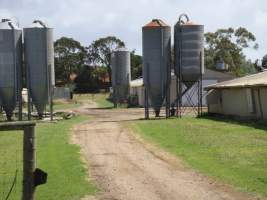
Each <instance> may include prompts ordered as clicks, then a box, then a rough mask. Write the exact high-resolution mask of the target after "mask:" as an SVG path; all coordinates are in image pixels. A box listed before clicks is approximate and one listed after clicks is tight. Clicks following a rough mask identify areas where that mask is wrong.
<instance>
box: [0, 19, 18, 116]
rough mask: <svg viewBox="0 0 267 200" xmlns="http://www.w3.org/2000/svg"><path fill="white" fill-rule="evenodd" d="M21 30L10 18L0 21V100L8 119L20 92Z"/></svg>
mask: <svg viewBox="0 0 267 200" xmlns="http://www.w3.org/2000/svg"><path fill="white" fill-rule="evenodd" d="M21 68H22V30H21V29H20V28H19V27H18V26H17V25H16V24H15V23H14V22H12V21H11V20H9V19H2V21H1V22H0V102H1V105H2V106H3V108H4V110H5V112H6V115H7V118H8V120H11V116H12V114H13V111H14V109H15V107H16V103H17V102H18V100H19V98H20V95H21V94H20V93H21V80H22V74H21Z"/></svg>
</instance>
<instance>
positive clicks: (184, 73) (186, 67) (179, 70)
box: [174, 14, 204, 109]
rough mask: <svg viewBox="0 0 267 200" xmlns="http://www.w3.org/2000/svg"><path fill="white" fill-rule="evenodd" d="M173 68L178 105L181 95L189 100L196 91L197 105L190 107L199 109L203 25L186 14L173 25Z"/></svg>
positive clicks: (202, 71)
mask: <svg viewBox="0 0 267 200" xmlns="http://www.w3.org/2000/svg"><path fill="white" fill-rule="evenodd" d="M183 18H185V21H184V20H183ZM174 70H175V74H176V76H177V80H178V82H179V83H178V84H177V85H178V87H177V88H179V89H178V91H177V95H178V97H177V98H178V101H179V103H178V104H180V105H179V107H182V105H181V103H182V98H183V96H185V98H187V99H188V100H189V101H190V98H191V97H192V96H193V94H192V93H194V92H198V105H192V106H191V107H192V108H195V107H198V109H199V106H201V105H200V104H201V99H202V94H201V93H202V86H201V85H202V74H204V26H203V25H199V24H194V23H192V22H191V21H189V18H188V16H187V15H186V14H182V15H180V17H179V21H178V22H177V23H176V25H175V26H174ZM188 92H190V93H191V94H188Z"/></svg>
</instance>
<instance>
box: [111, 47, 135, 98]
mask: <svg viewBox="0 0 267 200" xmlns="http://www.w3.org/2000/svg"><path fill="white" fill-rule="evenodd" d="M111 68H112V88H113V98H114V101H116V103H117V102H122V101H124V100H126V99H127V97H128V95H129V89H130V88H129V87H130V81H131V57H130V51H129V50H127V49H126V48H118V49H116V50H115V51H113V53H112V54H111Z"/></svg>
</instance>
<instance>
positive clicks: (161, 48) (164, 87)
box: [142, 19, 171, 116]
mask: <svg viewBox="0 0 267 200" xmlns="http://www.w3.org/2000/svg"><path fill="white" fill-rule="evenodd" d="M142 31H143V80H144V85H145V89H146V91H147V94H148V96H149V99H150V102H151V105H152V107H153V108H154V111H155V113H156V116H159V112H160V108H161V106H162V104H163V101H164V99H165V97H166V95H167V91H168V88H169V84H170V80H171V72H170V71H171V28H170V26H168V25H167V24H165V23H164V22H163V21H162V20H159V19H153V20H152V21H151V22H150V23H148V24H147V25H145V26H144V27H143V29H142Z"/></svg>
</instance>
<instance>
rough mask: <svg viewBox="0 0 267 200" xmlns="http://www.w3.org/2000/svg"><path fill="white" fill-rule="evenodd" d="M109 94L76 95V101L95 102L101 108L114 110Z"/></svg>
mask: <svg viewBox="0 0 267 200" xmlns="http://www.w3.org/2000/svg"><path fill="white" fill-rule="evenodd" d="M108 97H109V93H96V94H82V95H78V94H77V95H75V99H77V100H79V101H81V100H91V101H94V102H95V103H96V104H97V105H98V107H100V108H113V103H112V102H111V101H109V100H108Z"/></svg>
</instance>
